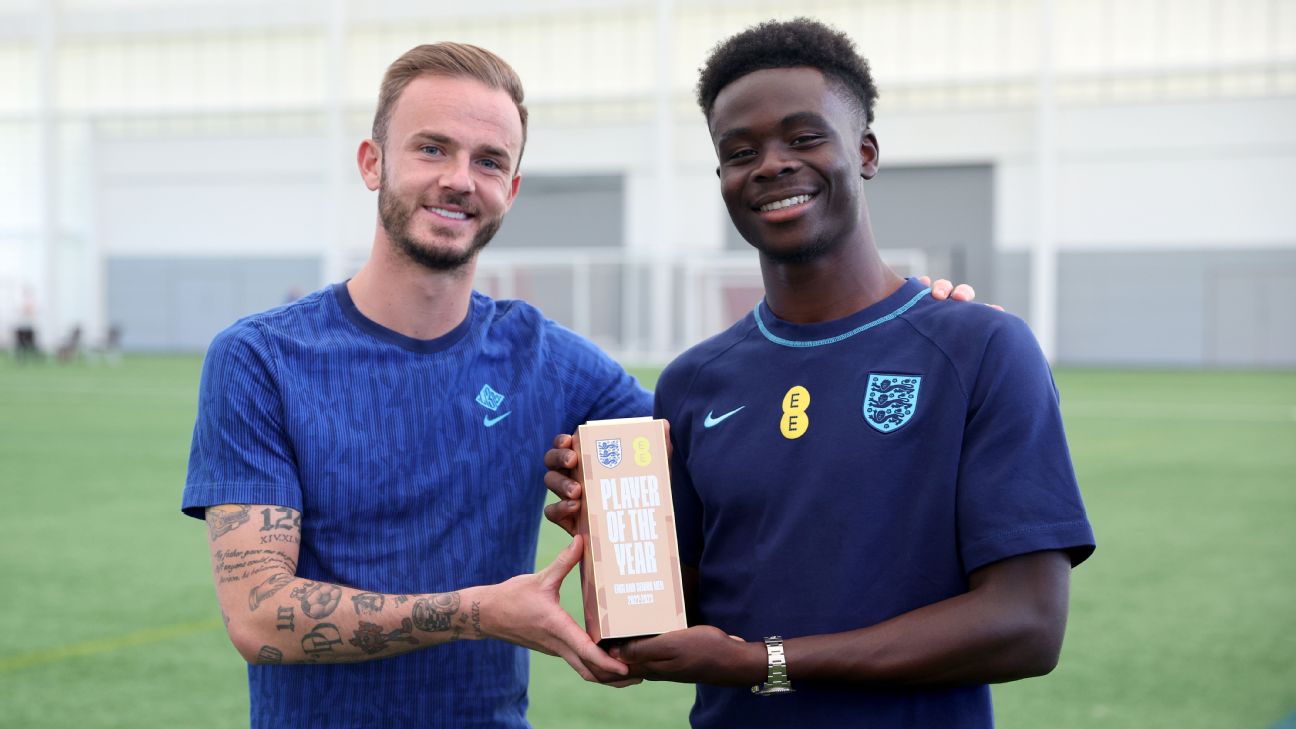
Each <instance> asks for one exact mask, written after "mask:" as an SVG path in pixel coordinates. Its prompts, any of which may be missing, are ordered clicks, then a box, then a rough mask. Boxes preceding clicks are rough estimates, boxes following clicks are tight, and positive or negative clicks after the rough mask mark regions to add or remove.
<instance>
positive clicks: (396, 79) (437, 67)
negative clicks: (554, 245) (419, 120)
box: [372, 41, 527, 170]
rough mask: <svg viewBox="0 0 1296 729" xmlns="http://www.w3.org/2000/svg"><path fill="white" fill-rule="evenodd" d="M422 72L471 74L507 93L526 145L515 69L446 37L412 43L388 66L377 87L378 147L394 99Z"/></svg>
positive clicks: (382, 143)
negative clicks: (380, 84)
mask: <svg viewBox="0 0 1296 729" xmlns="http://www.w3.org/2000/svg"><path fill="white" fill-rule="evenodd" d="M424 75H427V76H447V77H450V78H471V79H475V80H477V81H480V82H482V83H483V84H485V85H486V87H487V88H492V89H498V90H500V91H503V92H505V93H507V94H508V95H509V98H511V99H513V104H514V105H516V106H517V111H518V116H519V117H521V119H522V147H523V148H525V147H526V136H527V108H526V105H525V104H523V103H522V101H523V97H524V95H525V94H524V92H523V91H522V79H520V78H518V75H517V71H514V70H513V67H512V66H510V65H508V63H507V62H506V61H505V60H504V59H503V58H500V57H499V56H497V55H495V54H494V53H491V52H490V51H488V50H486V49H485V48H479V47H477V46H473V45H469V44H467V43H452V42H449V41H447V42H442V43H430V44H424V45H421V46H415V47H413V48H411V49H409V50H408V51H406V52H405V53H404V54H402V55H401V57H400V58H397V59H396V60H395V61H393V62H392V64H391V65H390V66H388V67H387V72H386V73H385V74H383V80H382V86H380V87H379V89H378V109H377V110H376V111H375V112H374V120H373V132H372V134H373V139H374V141H375V142H377V143H378V145H379V146H380V147H384V148H385V147H386V144H387V127H388V126H389V125H390V123H391V116H392V111H393V110H394V109H395V108H396V100H397V99H399V98H400V95H401V92H403V91H404V90H405V87H406V86H409V83H410V82H411V81H413V80H414V79H416V78H418V77H419V76H424ZM521 162H522V150H518V163H519V164H521ZM514 169H515V170H516V167H515V168H514Z"/></svg>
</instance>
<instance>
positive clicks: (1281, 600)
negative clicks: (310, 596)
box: [0, 355, 1296, 729]
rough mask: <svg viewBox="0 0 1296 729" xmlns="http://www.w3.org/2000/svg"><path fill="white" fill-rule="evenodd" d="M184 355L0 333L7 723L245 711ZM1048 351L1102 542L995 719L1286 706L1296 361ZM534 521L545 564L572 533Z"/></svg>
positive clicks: (639, 720) (567, 698) (649, 689)
mask: <svg viewBox="0 0 1296 729" xmlns="http://www.w3.org/2000/svg"><path fill="white" fill-rule="evenodd" d="M199 368H200V360H199V359H198V358H195V357H127V358H125V359H124V360H121V361H120V362H117V363H115V364H109V363H105V362H100V363H93V362H74V363H68V364H57V363H53V362H45V363H27V364H19V363H16V362H14V361H12V360H10V359H8V358H7V357H5V356H3V355H0V585H3V588H2V589H0V595H2V597H0V600H2V603H0V604H2V605H3V610H0V727H15V728H17V727H22V728H23V729H35V728H37V727H77V728H78V729H90V728H92V727H184V728H187V727H239V726H246V725H247V721H248V719H247V687H246V679H245V674H244V669H243V664H242V661H241V660H240V658H239V657H238V655H237V654H236V653H235V652H234V649H233V648H232V647H231V646H230V644H229V642H228V640H226V638H225V635H224V632H223V630H222V628H221V621H220V618H219V615H218V613H217V609H216V602H215V599H214V596H213V589H212V585H211V571H210V567H209V565H208V561H207V548H206V538H207V535H206V530H205V529H204V528H203V527H202V525H201V524H199V523H198V522H196V521H194V520H192V519H188V518H186V517H184V516H182V515H181V514H180V511H179V503H180V491H181V488H182V485H183V483H184V475H185V463H186V457H187V453H188V448H189V439H190V434H191V431H192V427H193V418H194V407H195V393H196V387H197V381H198V373H199ZM639 374H640V376H641V377H642V379H643V380H644V381H645V382H646V383H647V384H649V385H651V382H652V380H653V379H654V378H655V371H650V370H645V371H640V372H639ZM1056 374H1057V381H1058V385H1059V388H1060V390H1061V392H1062V404H1063V411H1064V414H1065V417H1066V421H1067V428H1068V434H1069V437H1070V442H1071V448H1072V455H1073V458H1074V461H1075V466H1076V471H1077V472H1078V474H1079V478H1080V484H1081V488H1082V491H1083V493H1084V496H1085V500H1086V502H1087V504H1088V507H1089V513H1090V517H1091V519H1092V521H1093V524H1094V528H1095V531H1096V533H1097V537H1098V551H1097V552H1096V553H1095V554H1094V556H1093V557H1092V558H1091V559H1090V560H1089V561H1088V562H1086V563H1085V564H1083V565H1081V566H1080V567H1079V568H1078V569H1077V570H1076V571H1075V573H1074V575H1073V579H1072V593H1071V616H1070V623H1069V627H1068V631H1067V637H1066V645H1065V647H1064V648H1063V654H1062V661H1061V664H1060V666H1059V667H1058V668H1057V670H1055V671H1054V672H1053V673H1052V674H1050V675H1049V676H1046V677H1044V678H1038V679H1032V680H1028V681H1022V682H1019V683H1015V684H1008V685H1002V686H997V687H996V688H995V689H994V694H995V702H996V712H997V716H998V721H999V725H1000V726H1001V727H1008V728H1026V727H1050V728H1053V729H1060V728H1066V727H1104V728H1105V727H1129V728H1138V729H1147V728H1150V727H1174V728H1175V729H1190V728H1193V727H1202V728H1206V727H1212V728H1214V727H1230V728H1242V729H1246V728H1255V729H1269V728H1271V727H1277V726H1289V725H1296V373H1292V372H1267V373H1252V372H1199V371H1103V370H1070V369H1064V370H1059V371H1058V372H1057V373H1056ZM538 457H539V454H537V458H538ZM541 535H542V536H541V541H540V552H539V559H540V561H541V563H542V564H543V563H547V562H548V561H549V560H550V559H551V558H552V556H553V555H554V554H555V553H556V552H557V551H558V549H560V548H561V546H562V545H563V544H565V543H566V535H564V534H563V533H561V532H560V531H559V530H558V529H557V528H556V527H554V526H552V525H549V524H545V525H543V526H542V528H541ZM577 587H578V586H577V584H576V580H575V578H574V576H573V577H571V578H569V579H568V581H567V583H566V585H565V600H566V605H567V607H568V609H569V610H571V611H572V612H573V613H577V611H578V609H579V608H578V602H577V599H576V597H577V594H576V593H577ZM433 650H435V649H433ZM769 700H773V701H777V700H778V699H777V697H774V698H772V699H769ZM531 701H532V709H531V720H532V722H533V723H534V724H535V725H536V726H537V727H542V728H543V727H563V728H564V729H568V728H570V729H579V728H581V727H591V728H593V727H599V728H600V729H601V728H603V727H607V726H616V727H618V728H619V729H632V728H634V727H677V726H685V725H686V723H687V713H688V707H689V705H690V702H691V690H690V689H689V688H688V687H686V686H677V685H666V684H645V685H640V686H634V687H631V688H626V689H620V690H615V689H609V688H605V687H601V686H594V685H589V684H583V683H582V682H581V681H580V680H579V678H578V677H577V676H576V675H575V674H574V673H573V672H572V671H571V670H570V669H569V668H567V666H566V664H564V663H562V662H561V661H560V660H558V659H554V658H549V657H546V656H540V655H536V656H535V657H534V658H533V660H532V685H531Z"/></svg>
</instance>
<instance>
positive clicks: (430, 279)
mask: <svg viewBox="0 0 1296 729" xmlns="http://www.w3.org/2000/svg"><path fill="white" fill-rule="evenodd" d="M476 268H477V261H476V259H473V260H472V261H470V262H469V263H468V264H466V265H465V266H464V267H463V268H460V269H457V270H454V271H434V270H430V269H428V268H425V267H423V266H420V265H419V264H417V263H415V262H414V261H411V260H409V259H408V258H406V257H404V256H402V255H400V254H399V253H398V252H397V251H396V249H395V248H394V247H393V246H392V244H391V242H390V241H388V240H387V239H386V238H385V237H384V236H382V235H381V234H380V235H379V236H378V237H377V238H376V239H375V240H374V247H373V251H372V253H371V254H370V256H369V260H367V261H365V264H364V266H362V267H361V268H360V270H359V272H357V273H356V275H355V276H354V277H353V278H352V279H351V280H350V281H348V282H347V291H348V293H350V294H351V300H352V301H354V302H355V305H356V308H357V309H359V310H360V313H361V314H364V315H365V317H367V318H368V319H370V320H372V321H374V322H377V323H378V324H381V325H382V326H384V327H387V328H388V329H391V330H392V331H395V332H399V333H401V334H404V335H405V336H407V337H412V338H414V339H436V338H437V337H440V336H442V335H444V334H446V333H447V332H449V331H450V330H451V329H454V328H455V327H456V326H458V325H459V323H460V322H462V321H463V320H464V317H466V316H467V315H468V304H469V301H470V300H471V298H472V281H473V273H474V272H475V271H476Z"/></svg>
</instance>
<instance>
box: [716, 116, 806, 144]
mask: <svg viewBox="0 0 1296 729" xmlns="http://www.w3.org/2000/svg"><path fill="white" fill-rule="evenodd" d="M795 124H816V125H821V126H825V125H827V124H828V120H827V119H825V118H824V116H823V115H822V114H816V113H815V112H813V111H798V112H796V113H793V114H788V115H787V116H785V117H783V118H782V119H780V120H779V126H781V127H788V126H793V125H795ZM748 134H751V127H737V128H735V129H726V130H725V131H723V132H721V133H720V136H718V137H716V144H717V145H721V144H724V143H725V142H728V141H729V140H731V139H733V138H734V137H743V136H746V135H748Z"/></svg>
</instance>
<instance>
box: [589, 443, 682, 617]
mask: <svg viewBox="0 0 1296 729" xmlns="http://www.w3.org/2000/svg"><path fill="white" fill-rule="evenodd" d="M572 447H573V448H574V449H575V450H576V452H577V453H579V454H580V464H579V465H578V466H577V468H576V480H578V481H580V482H581V484H582V485H583V486H584V492H583V496H582V497H581V501H582V509H581V518H580V524H579V526H578V527H577V533H579V534H582V535H584V537H585V554H584V556H583V557H582V558H581V589H582V592H583V595H584V601H585V630H586V632H588V633H589V636H590V638H592V639H593V640H594V642H596V643H597V642H598V641H600V640H604V639H606V638H629V637H632V636H642V635H656V634H658V633H665V632H668V631H671V630H678V629H681V628H686V627H688V625H687V622H686V619H685V616H684V589H683V582H682V580H681V577H680V566H679V548H678V546H677V544H676V541H675V509H674V506H673V504H672V502H671V490H670V463H669V460H668V458H667V450H666V421H664V420H654V419H652V418H622V419H618V420H593V421H590V422H588V423H586V424H584V425H582V426H580V427H579V428H577V430H576V442H575V443H573V445H572Z"/></svg>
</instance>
